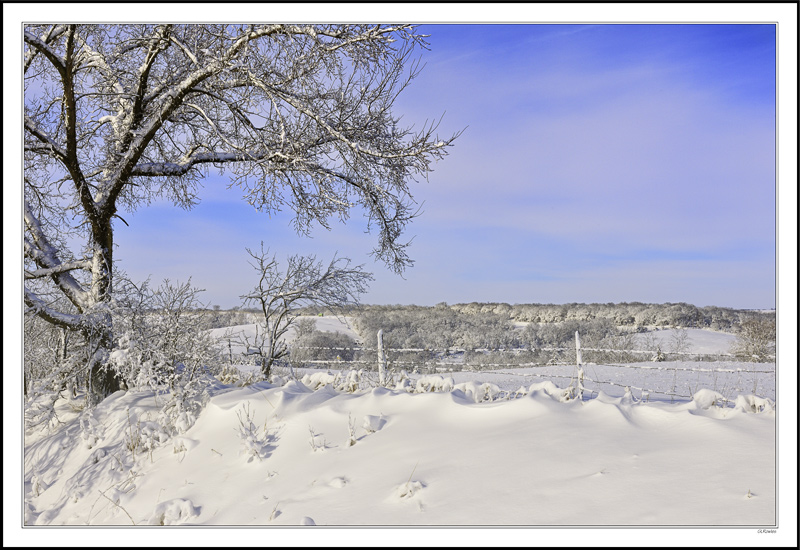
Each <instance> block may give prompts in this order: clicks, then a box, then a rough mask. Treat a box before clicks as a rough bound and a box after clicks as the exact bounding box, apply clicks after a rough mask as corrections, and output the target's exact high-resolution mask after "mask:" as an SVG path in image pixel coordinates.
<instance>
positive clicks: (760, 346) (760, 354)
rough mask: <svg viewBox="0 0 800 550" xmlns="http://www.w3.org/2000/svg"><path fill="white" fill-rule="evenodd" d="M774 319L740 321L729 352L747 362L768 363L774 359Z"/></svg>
mask: <svg viewBox="0 0 800 550" xmlns="http://www.w3.org/2000/svg"><path fill="white" fill-rule="evenodd" d="M775 337H776V329H775V318H774V317H773V318H770V317H767V316H752V317H749V318H747V319H745V320H744V321H742V323H741V325H740V327H739V331H738V333H737V334H736V341H735V342H734V343H733V345H732V346H731V351H732V352H733V354H734V355H736V356H737V357H740V358H742V359H745V360H747V361H754V362H759V361H769V360H770V359H774V358H775V347H776V346H775V344H776V339H775Z"/></svg>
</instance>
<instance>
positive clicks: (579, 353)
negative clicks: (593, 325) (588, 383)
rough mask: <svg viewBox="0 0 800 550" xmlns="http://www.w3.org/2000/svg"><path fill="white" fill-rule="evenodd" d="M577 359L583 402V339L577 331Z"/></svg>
mask: <svg viewBox="0 0 800 550" xmlns="http://www.w3.org/2000/svg"><path fill="white" fill-rule="evenodd" d="M575 357H576V362H577V363H578V399H580V400H581V401H583V357H581V337H580V335H579V334H578V331H577V330H576V331H575Z"/></svg>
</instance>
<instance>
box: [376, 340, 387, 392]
mask: <svg viewBox="0 0 800 550" xmlns="http://www.w3.org/2000/svg"><path fill="white" fill-rule="evenodd" d="M378 377H379V378H380V384H381V386H383V385H384V384H385V383H386V354H385V353H384V352H383V329H380V330H379V331H378Z"/></svg>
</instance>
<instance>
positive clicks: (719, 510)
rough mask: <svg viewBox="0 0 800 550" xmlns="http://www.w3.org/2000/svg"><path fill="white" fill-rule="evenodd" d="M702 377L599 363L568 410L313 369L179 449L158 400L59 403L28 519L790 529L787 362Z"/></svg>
mask: <svg viewBox="0 0 800 550" xmlns="http://www.w3.org/2000/svg"><path fill="white" fill-rule="evenodd" d="M326 322H327V323H329V326H328V328H329V329H335V323H334V322H333V321H331V320H328V321H326ZM240 328H241V329H242V330H247V327H246V326H245V327H240ZM318 328H321V327H320V326H319V325H318ZM663 332H666V331H663ZM701 332H704V331H701ZM692 336H693V339H694V336H695V335H694V334H693V335H692ZM709 338H713V337H711V336H709ZM696 341H699V340H696ZM712 344H713V342H711V343H709V342H706V343H703V344H701V345H704V346H708V347H707V348H706V349H711V348H712V347H713V345H712ZM689 366H691V367H692V368H707V369H709V370H708V371H706V372H702V371H694V370H693V371H686V370H678V369H680V368H684V367H687V364H686V363H639V364H636V365H633V366H631V368H627V367H626V368H625V369H621V368H619V367H609V366H599V365H595V366H593V365H587V366H586V367H585V377H586V379H594V378H595V377H596V379H597V380H604V381H607V382H614V384H608V383H606V385H605V386H603V385H597V384H593V383H590V382H588V381H587V382H586V384H585V385H586V388H587V389H586V392H585V393H584V397H583V399H582V400H578V399H565V391H566V388H567V387H568V386H570V384H573V385H574V384H575V373H576V371H577V368H576V367H575V366H564V367H542V368H527V369H506V370H503V371H491V372H454V373H447V372H444V373H440V375H434V376H424V375H414V374H411V375H410V377H409V379H405V380H399V379H398V380H397V384H396V385H394V386H392V387H391V388H388V389H387V388H383V387H370V385H369V383H368V382H369V376H374V375H372V374H370V375H368V376H367V377H366V378H365V379H362V380H361V382H362V385H361V388H362V389H360V390H357V391H355V392H352V391H344V389H342V388H343V387H344V386H345V385H346V383H347V381H348V380H349V379H348V378H347V376H345V373H338V372H335V371H331V372H330V373H329V372H327V371H313V370H310V369H309V370H304V371H303V372H300V373H298V376H299V377H300V380H274V383H272V384H270V383H266V382H261V383H258V384H254V385H250V386H246V387H237V386H226V385H223V384H216V385H214V386H212V387H211V388H210V390H209V393H208V398H207V402H206V404H205V406H204V407H203V408H202V410H201V411H200V412H199V413H198V414H197V415H196V417H193V416H192V417H188V418H187V420H186V423H185V425H184V426H183V429H184V430H185V431H184V432H183V433H181V434H179V435H175V436H169V435H168V434H167V433H166V432H165V430H164V428H163V422H162V419H161V417H160V415H159V409H160V406H161V404H162V402H163V400H164V399H165V397H164V396H154V394H153V393H152V391H129V392H127V393H124V392H118V393H116V394H114V395H112V396H110V397H109V398H108V399H106V400H105V401H104V402H103V403H101V404H100V406H98V407H97V409H96V410H95V411H94V412H93V413H92V414H91V415H87V414H81V412H80V411H78V410H73V408H72V407H71V406H70V405H75V403H72V404H70V403H67V402H61V403H60V407H61V409H60V419H61V421H62V422H63V423H64V425H63V427H62V428H61V429H60V430H58V431H56V432H55V433H53V434H50V433H44V432H39V433H35V434H29V435H28V436H26V440H25V456H24V483H25V488H24V490H25V505H24V522H25V523H26V524H27V525H117V526H131V525H133V524H136V525H144V526H148V525H205V526H243V525H244V526H247V525H265V526H306V525H317V526H424V525H430V526H757V527H763V526H769V525H773V524H774V523H775V522H776V499H775V497H776V495H775V487H776V472H775V463H776V462H775V448H776V441H775V428H776V408H777V407H778V406H779V404H776V403H774V399H775V376H774V370H775V369H774V364H772V365H761V364H759V365H756V366H755V367H754V366H753V365H752V364H746V363H734V362H722V363H692V364H691V365H689ZM645 367H647V368H645ZM770 368H771V370H772V375H771V376H770V375H768V374H762V373H752V374H754V375H755V376H756V377H758V380H757V381H755V382H754V381H753V379H751V378H749V377H748V376H747V372H748V369H750V371H755V370H765V371H769V370H770ZM603 369H607V370H603ZM737 369H739V370H738V371H737ZM728 371H730V372H728ZM698 372H701V374H698ZM349 376H350V377H351V378H352V377H354V376H355V374H353V373H351V374H350V375H349ZM626 386H628V387H629V388H630V392H629V393H628V392H626V390H625V387H626ZM637 387H639V388H656V387H657V388H659V389H663V390H664V392H665V393H663V394H651V395H650V396H643V395H642V392H641V391H640V390H639V389H637ZM715 388H716V389H715ZM754 388H755V390H756V391H755V392H753V391H752V390H753V389H754ZM673 389H674V391H673ZM668 394H673V395H668ZM674 394H680V395H682V394H685V395H686V397H685V398H684V397H680V396H678V397H676V396H675V395H674ZM643 397H644V399H643ZM671 401H674V403H673V402H671ZM132 442H135V444H133V445H132V444H131V443H132ZM132 447H133V449H132Z"/></svg>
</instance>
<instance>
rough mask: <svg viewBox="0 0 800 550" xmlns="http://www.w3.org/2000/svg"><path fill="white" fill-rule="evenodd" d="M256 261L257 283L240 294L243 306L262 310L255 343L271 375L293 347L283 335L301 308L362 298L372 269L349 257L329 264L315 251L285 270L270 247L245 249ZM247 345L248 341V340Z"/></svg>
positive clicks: (344, 304)
mask: <svg viewBox="0 0 800 550" xmlns="http://www.w3.org/2000/svg"><path fill="white" fill-rule="evenodd" d="M247 253H248V254H250V256H251V257H252V258H253V260H254V261H251V262H250V265H252V266H253V268H254V269H255V270H256V271H257V272H258V274H259V279H258V284H257V285H256V286H255V288H254V289H253V290H252V291H251V292H250V293H248V294H245V295H244V296H242V297H241V298H242V299H243V300H244V305H245V306H255V307H257V308H258V309H259V310H260V311H261V314H262V316H263V318H262V319H261V320H260V322H259V323H258V324H257V325H256V327H257V329H256V330H257V332H256V337H255V342H254V344H255V345H254V346H253V347H254V348H255V349H256V350H257V351H258V354H259V356H260V358H261V371H262V373H263V374H264V376H265V377H268V376H269V374H270V371H271V369H272V365H273V363H274V362H275V360H277V359H281V358H282V357H285V356H286V355H287V354H288V352H289V350H288V348H287V347H286V344H285V343H283V342H282V341H281V337H282V336H283V335H284V334H286V332H287V331H288V330H289V327H290V326H291V325H292V323H294V321H295V319H297V313H296V310H297V308H300V307H303V306H309V305H317V306H323V307H326V308H328V309H331V310H333V311H342V310H343V309H344V308H345V307H347V306H352V305H356V304H358V299H359V296H360V295H361V294H363V293H364V292H366V290H367V287H368V284H369V281H371V280H373V277H372V274H371V273H367V272H365V271H363V266H354V267H351V266H350V260H349V259H348V258H337V257H336V256H335V255H334V258H333V259H332V260H331V261H330V263H329V264H328V265H327V267H326V266H325V265H324V264H323V262H321V261H317V259H316V257H315V256H312V255H309V256H299V255H294V256H291V257H289V259H288V263H287V266H286V269H285V270H281V269H280V267H279V266H278V262H277V260H276V259H275V256H272V257H270V255H269V251H268V250H267V251H265V250H264V243H263V242H262V243H261V251H260V252H258V253H256V252H253V251H252V250H250V249H249V248H248V249H247ZM246 344H247V345H249V342H246Z"/></svg>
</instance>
